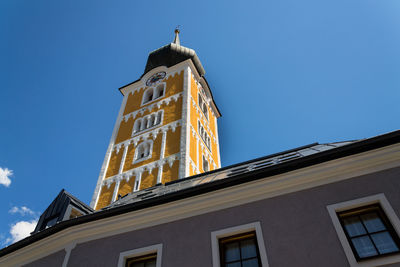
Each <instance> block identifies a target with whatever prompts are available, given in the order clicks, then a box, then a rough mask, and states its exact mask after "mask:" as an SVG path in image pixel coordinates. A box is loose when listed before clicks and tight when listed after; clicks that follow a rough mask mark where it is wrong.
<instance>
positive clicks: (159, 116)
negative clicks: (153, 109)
mask: <svg viewBox="0 0 400 267" xmlns="http://www.w3.org/2000/svg"><path fill="white" fill-rule="evenodd" d="M161 118H162V111H159V112H158V113H157V120H156V124H160V123H161Z"/></svg>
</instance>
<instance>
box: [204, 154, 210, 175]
mask: <svg viewBox="0 0 400 267" xmlns="http://www.w3.org/2000/svg"><path fill="white" fill-rule="evenodd" d="M203 170H204V171H205V172H208V171H209V170H210V167H209V165H208V161H207V159H206V157H204V156H203Z"/></svg>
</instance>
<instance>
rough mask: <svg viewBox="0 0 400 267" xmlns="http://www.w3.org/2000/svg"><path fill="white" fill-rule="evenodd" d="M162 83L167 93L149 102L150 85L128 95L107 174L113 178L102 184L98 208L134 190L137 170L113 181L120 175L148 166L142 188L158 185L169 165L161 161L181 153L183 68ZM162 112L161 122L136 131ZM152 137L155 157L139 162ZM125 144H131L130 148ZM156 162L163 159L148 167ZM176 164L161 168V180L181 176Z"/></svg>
mask: <svg viewBox="0 0 400 267" xmlns="http://www.w3.org/2000/svg"><path fill="white" fill-rule="evenodd" d="M158 84H165V89H164V90H165V91H164V96H162V97H160V98H157V99H156V100H153V101H150V102H149V103H147V104H142V101H143V96H144V93H145V92H146V90H148V89H149V88H150V87H143V88H139V89H138V90H133V91H132V92H131V93H129V94H128V95H127V96H125V97H126V98H127V100H126V102H125V107H124V108H123V110H124V112H123V113H122V115H123V118H122V119H120V123H119V125H118V126H117V133H116V137H115V140H114V145H113V148H112V150H111V155H110V158H109V161H108V164H107V166H106V171H105V176H104V180H107V179H110V180H109V181H110V183H109V184H107V185H103V186H102V187H101V189H100V194H99V198H98V201H97V205H96V209H100V208H103V207H105V206H107V205H109V204H110V203H111V202H112V200H113V196H114V197H117V195H118V194H120V195H122V196H123V195H126V194H128V193H130V192H132V191H133V190H134V187H135V181H136V176H137V175H138V174H137V173H134V174H132V173H129V176H130V177H128V179H124V180H121V181H120V182H119V183H117V182H115V181H114V180H113V178H115V176H116V175H119V174H121V175H123V174H126V173H127V172H129V171H131V170H134V169H137V168H139V167H142V166H145V167H144V168H145V169H143V170H141V171H140V172H141V179H140V189H145V188H147V187H151V186H154V185H155V184H156V183H157V178H158V173H157V171H159V166H161V165H169V164H163V163H160V162H159V161H160V160H161V159H163V158H165V157H169V156H171V155H174V154H176V153H179V149H180V147H179V144H180V133H181V126H177V125H175V124H176V123H177V122H179V121H181V120H182V105H183V101H182V91H183V70H182V71H178V72H176V73H175V74H172V75H170V76H167V77H166V78H165V79H163V80H162V81H160V83H158ZM159 111H162V112H163V115H162V122H161V123H160V124H157V125H155V126H154V127H151V128H149V129H145V130H141V131H140V132H137V133H134V125H135V122H136V121H137V120H141V119H143V118H144V117H146V116H148V115H150V114H153V113H157V112H159ZM172 124H173V125H172ZM168 125H172V126H168ZM163 126H164V127H168V128H165V129H164V130H163V131H165V135H166V137H165V138H166V140H165V141H166V142H165V144H164V143H163V141H162V139H163V134H164V133H163V131H161V130H160V131H158V130H157V128H160V129H162V128H161V127H163ZM148 140H151V142H152V149H151V157H149V158H146V159H145V160H141V161H138V162H136V161H135V156H136V154H137V151H136V150H137V147H138V146H139V145H140V144H141V143H143V142H146V141H148ZM125 147H127V149H126V151H125ZM124 155H125V156H124ZM154 162H159V163H158V167H157V168H153V167H150V168H147V167H146V166H147V165H148V164H150V163H154ZM121 166H122V168H121ZM174 166H175V164H174V165H173V166H171V167H169V166H168V167H166V168H165V170H163V171H160V173H161V182H165V181H173V180H176V179H178V173H177V172H176V171H175V167H174ZM170 175H172V176H170ZM114 190H117V194H115V193H114Z"/></svg>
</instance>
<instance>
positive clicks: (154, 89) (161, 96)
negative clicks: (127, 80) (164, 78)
mask: <svg viewBox="0 0 400 267" xmlns="http://www.w3.org/2000/svg"><path fill="white" fill-rule="evenodd" d="M160 86H162V87H163V88H162V91H163V93H162V95H160V96H158V97H156V93H157V91H158V90H157V89H158V88H159V87H160ZM166 88H167V86H166V82H159V83H157V84H155V85H153V86H151V87H149V88H147V89H146V90H144V92H143V96H142V102H141V105H140V106H144V105H147V104H149V103H153V102H155V101H156V100H159V99H161V98H163V97H164V96H165V91H166ZM149 91H152V98H151V100H148V101H145V98H146V96H147V95H148V93H147V92H149Z"/></svg>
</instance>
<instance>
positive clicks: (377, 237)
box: [371, 232, 399, 254]
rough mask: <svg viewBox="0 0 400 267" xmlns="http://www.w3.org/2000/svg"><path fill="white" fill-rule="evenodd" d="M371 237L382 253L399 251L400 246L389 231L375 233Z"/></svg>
mask: <svg viewBox="0 0 400 267" xmlns="http://www.w3.org/2000/svg"><path fill="white" fill-rule="evenodd" d="M371 238H372V240H373V241H374V243H375V246H376V247H377V248H378V250H379V253H381V254H385V253H390V252H394V251H399V248H398V247H397V245H396V243H394V241H393V238H392V237H391V236H390V234H389V233H388V232H383V233H378V234H373V235H371Z"/></svg>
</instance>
